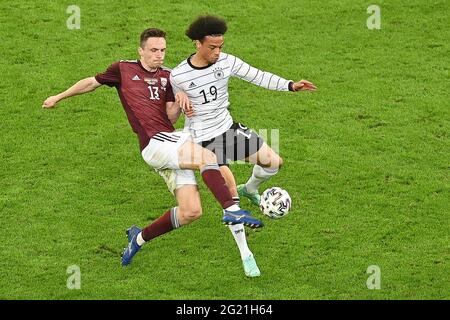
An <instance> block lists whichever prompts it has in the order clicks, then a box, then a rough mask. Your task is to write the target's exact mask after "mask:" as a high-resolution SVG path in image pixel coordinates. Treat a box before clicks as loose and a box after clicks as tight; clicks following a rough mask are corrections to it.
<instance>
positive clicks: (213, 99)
mask: <svg viewBox="0 0 450 320" xmlns="http://www.w3.org/2000/svg"><path fill="white" fill-rule="evenodd" d="M226 31H227V25H226V22H225V21H224V20H223V19H220V18H218V17H214V16H201V17H198V18H197V19H196V20H195V21H194V22H193V23H192V24H191V25H190V26H189V28H188V30H187V31H186V35H187V36H188V37H189V38H190V39H191V40H193V41H194V42H195V46H196V52H195V53H194V54H192V55H191V56H190V57H189V58H187V59H186V60H184V61H182V62H181V63H180V64H179V65H178V66H177V67H175V68H174V69H173V70H172V73H171V76H170V81H171V83H172V86H173V89H174V91H175V92H179V91H184V92H186V93H187V95H188V97H189V100H190V101H191V102H192V104H193V105H194V109H193V110H192V109H190V108H188V109H185V110H184V112H185V114H186V115H187V116H188V118H186V122H185V131H188V132H190V133H191V135H192V137H193V139H194V141H195V142H196V143H199V144H201V145H202V146H203V147H205V148H207V149H210V150H212V151H214V152H215V154H216V156H217V158H218V162H219V165H220V170H221V172H222V175H223V176H224V178H225V180H226V182H227V185H228V186H229V188H230V191H231V194H232V195H233V197H235V199H236V201H239V197H238V195H240V196H245V197H247V198H249V199H250V200H251V201H252V203H254V204H256V205H259V201H260V195H259V193H258V187H259V186H260V185H261V183H263V182H264V181H266V180H268V179H269V178H270V177H272V176H273V175H275V174H276V173H277V172H278V170H279V168H280V166H281V165H282V162H283V160H282V158H281V157H280V156H279V155H278V154H277V153H275V152H274V151H273V150H272V149H271V148H270V147H269V146H268V145H267V144H266V143H265V142H264V141H263V139H262V138H261V137H259V136H258V135H257V134H256V133H255V132H254V131H253V130H251V129H249V128H247V127H246V126H245V125H243V124H241V123H238V122H234V121H233V118H232V117H231V115H230V112H229V111H228V107H229V105H230V102H229V100H228V81H229V79H230V77H238V78H241V79H243V80H245V81H248V82H250V83H253V84H256V85H258V86H260V87H263V88H266V89H269V90H277V91H305V90H309V91H314V90H316V87H315V86H314V84H312V83H311V82H309V81H307V80H301V81H298V82H293V81H291V80H286V79H283V78H282V77H279V76H277V75H275V74H272V73H269V72H266V71H261V70H259V69H257V68H254V67H252V66H250V65H249V64H247V63H245V62H244V61H242V60H241V59H240V58H238V57H236V56H234V55H231V54H227V53H223V52H222V47H223V44H224V34H225V32H226ZM228 160H233V161H236V160H245V161H247V162H250V163H253V164H255V166H254V168H253V173H252V176H251V177H250V178H249V179H248V181H247V183H245V184H244V185H240V186H237V187H236V182H235V180H234V177H233V174H232V173H231V171H230V169H229V167H228ZM230 229H231V231H232V233H233V234H234V236H235V240H236V242H237V244H238V247H239V250H240V253H241V258H242V259H243V260H244V259H246V258H247V257H249V256H251V257H252V256H253V254H252V253H251V251H250V250H249V248H248V245H247V241H246V238H245V232H244V227H243V225H242V224H235V225H232V226H230ZM255 263H256V262H255Z"/></svg>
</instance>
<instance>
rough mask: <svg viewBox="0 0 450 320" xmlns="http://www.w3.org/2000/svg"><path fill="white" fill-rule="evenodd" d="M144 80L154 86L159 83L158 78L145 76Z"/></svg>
mask: <svg viewBox="0 0 450 320" xmlns="http://www.w3.org/2000/svg"><path fill="white" fill-rule="evenodd" d="M144 81H145V82H147V83H148V85H149V86H154V85H155V84H157V83H158V79H156V78H144Z"/></svg>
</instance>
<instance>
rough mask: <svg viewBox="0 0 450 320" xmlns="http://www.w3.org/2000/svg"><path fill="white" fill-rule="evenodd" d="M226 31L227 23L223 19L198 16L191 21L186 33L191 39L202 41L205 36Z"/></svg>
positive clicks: (222, 33) (221, 33)
mask: <svg viewBox="0 0 450 320" xmlns="http://www.w3.org/2000/svg"><path fill="white" fill-rule="evenodd" d="M225 32H227V23H226V22H225V20H224V19H221V18H219V17H215V16H200V17H198V18H197V19H196V20H195V21H194V22H192V23H191V25H190V26H189V28H188V29H187V30H186V35H187V36H188V37H189V39H191V40H200V41H202V40H203V38H204V37H206V36H216V35H224V34H225Z"/></svg>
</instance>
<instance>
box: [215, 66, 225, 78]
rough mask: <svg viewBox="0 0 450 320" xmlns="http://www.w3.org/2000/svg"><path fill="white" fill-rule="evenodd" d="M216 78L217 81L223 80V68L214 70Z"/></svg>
mask: <svg viewBox="0 0 450 320" xmlns="http://www.w3.org/2000/svg"><path fill="white" fill-rule="evenodd" d="M214 77H215V78H216V79H217V80H220V79H223V71H222V68H217V69H214Z"/></svg>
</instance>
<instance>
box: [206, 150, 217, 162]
mask: <svg viewBox="0 0 450 320" xmlns="http://www.w3.org/2000/svg"><path fill="white" fill-rule="evenodd" d="M214 163H217V157H216V155H215V154H214V153H213V152H211V151H209V150H206V151H204V153H203V164H204V165H207V164H214Z"/></svg>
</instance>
